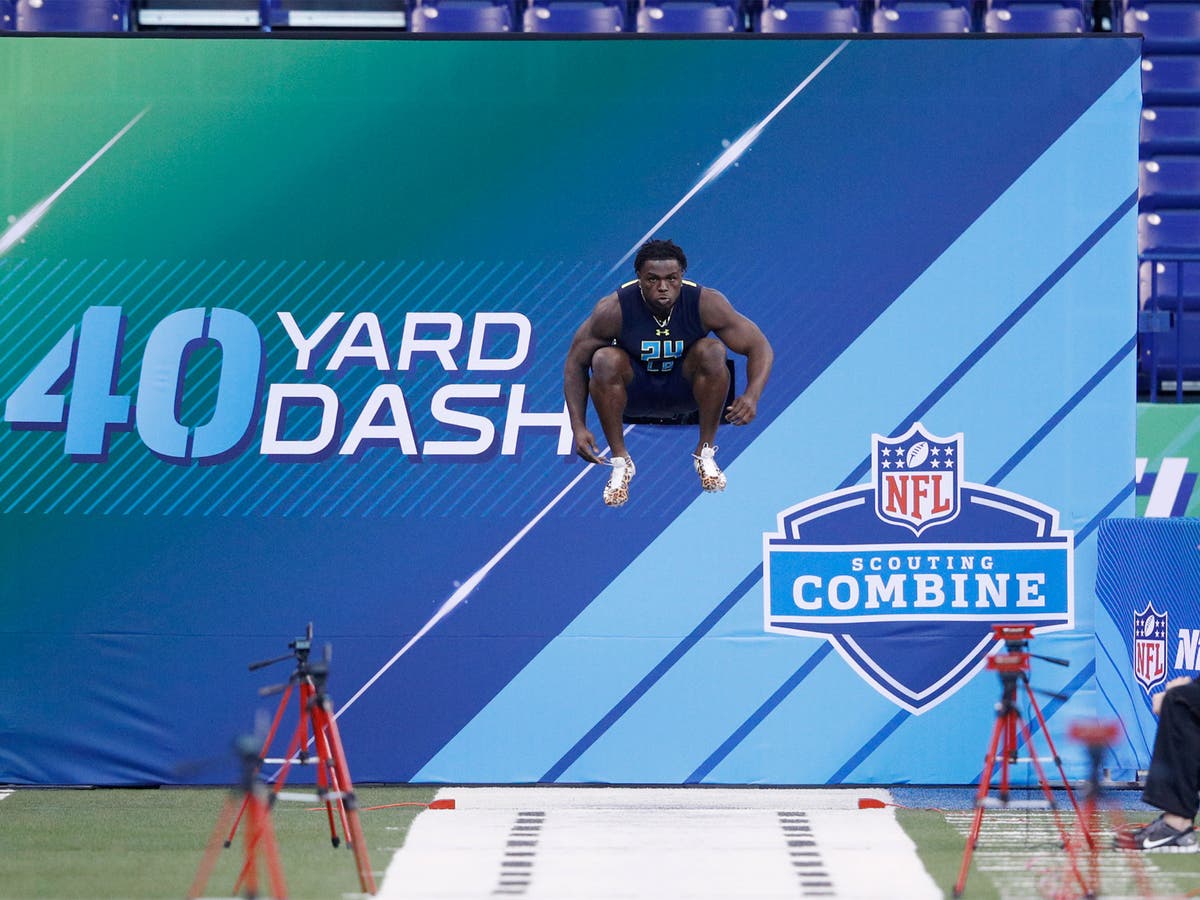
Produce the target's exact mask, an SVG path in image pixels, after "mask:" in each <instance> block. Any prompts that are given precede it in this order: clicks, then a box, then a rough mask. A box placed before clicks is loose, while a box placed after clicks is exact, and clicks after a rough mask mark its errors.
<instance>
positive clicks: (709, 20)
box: [637, 0, 742, 34]
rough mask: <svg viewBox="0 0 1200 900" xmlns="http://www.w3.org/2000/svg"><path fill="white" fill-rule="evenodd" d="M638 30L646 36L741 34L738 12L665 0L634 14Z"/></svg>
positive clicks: (689, 1)
mask: <svg viewBox="0 0 1200 900" xmlns="http://www.w3.org/2000/svg"><path fill="white" fill-rule="evenodd" d="M637 30H638V31H639V32H641V33H645V34H716V33H726V32H730V31H741V30H742V28H741V17H740V16H739V14H738V11H737V9H735V8H734V7H733V6H730V5H727V4H725V3H720V2H718V3H705V2H703V0H700V2H695V0H668V2H664V3H662V4H657V5H653V6H651V5H646V6H643V7H642V8H641V9H639V10H638V11H637Z"/></svg>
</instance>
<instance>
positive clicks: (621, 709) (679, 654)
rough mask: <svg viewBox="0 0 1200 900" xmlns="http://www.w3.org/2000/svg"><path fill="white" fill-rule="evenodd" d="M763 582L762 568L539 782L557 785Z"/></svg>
mask: <svg viewBox="0 0 1200 900" xmlns="http://www.w3.org/2000/svg"><path fill="white" fill-rule="evenodd" d="M761 578H762V566H761V565H759V566H756V567H755V568H754V569H753V570H752V571H751V572H750V574H749V575H747V576H746V577H745V578H743V579H742V580H741V582H739V583H738V586H737V587H735V588H734V589H733V590H732V591H730V592H729V593H728V594H727V595H726V596H725V599H724V600H722V601H721V602H720V603H719V604H718V605H717V606H716V608H715V609H713V611H712V612H710V613H709V614H708V615H707V616H706V617H705V618H704V620H703V621H702V622H701V623H700V624H699V625H697V626H696V627H695V628H694V629H693V630H692V633H691V634H689V635H688V636H687V637H685V638H684V639H683V640H682V641H680V642H679V643H678V644H676V645H675V648H674V649H673V650H672V651H671V652H670V653H668V654H667V655H666V657H664V658H663V660H662V661H661V662H659V664H658V665H656V666H655V667H654V668H653V669H651V670H650V671H649V672H647V673H646V675H645V676H644V677H643V678H642V680H641V681H639V682H638V683H637V684H636V685H634V686H633V687H632V688H631V689H630V690H629V693H627V694H626V695H625V696H624V697H622V698H621V699H620V700H619V701H618V702H617V704H616V705H615V706H614V707H613V708H612V709H610V710H609V711H608V712H607V713H606V714H605V715H604V716H603V717H602V718H601V719H600V721H599V722H597V723H596V724H595V725H593V726H592V727H591V729H590V730H589V731H588V733H587V734H585V735H584V736H583V737H581V738H580V739H579V740H578V741H576V743H575V746H574V747H572V748H571V749H570V750H568V751H567V752H566V753H565V754H564V755H563V756H562V758H561V759H559V761H558V762H556V763H555V764H554V765H553V766H551V767H550V769H549V770H548V771H547V772H546V774H545V775H543V776H542V777H541V778H540V779H538V780H539V781H557V780H558V777H559V776H560V775H562V773H563V772H565V771H566V770H567V768H568V767H570V765H571V764H572V763H574V762H575V760H577V759H579V757H580V756H582V755H583V753H584V752H585V751H586V750H587V749H588V748H589V747H591V746H592V744H594V743H596V741H597V740H598V739H599V738H600V736H601V735H602V734H604V732H606V731H608V729H609V728H611V727H612V725H613V723H614V722H616V721H617V720H618V719H619V718H621V716H623V715H625V712H626V710H628V709H629V708H630V707H631V706H633V704H635V703H637V701H638V700H640V699H641V698H642V697H643V696H645V694H646V692H647V691H649V690H650V688H651V687H653V686H654V683H655V682H657V681H658V680H659V679H660V678H662V677H663V675H665V674H666V673H667V671H668V670H669V669H670V668H671V667H672V666H673V665H675V663H677V662H679V660H681V659H682V658H683V657H684V655H685V654H686V653H687V652H688V651H689V650H691V649H692V647H694V646H695V645H696V643H697V642H698V641H699V640H700V639H701V638H702V637H704V635H706V634H708V632H709V631H711V630H712V628H713V626H714V625H716V624H717V622H719V621H721V619H722V618H724V616H725V614H726V613H727V612H729V610H731V609H732V608H733V607H734V605H735V604H736V603H737V602H738V600H740V599H741V598H742V597H743V596H744V595H745V593H746V592H747V591H748V590H750V588H752V587H753V586H754V585H755V583H756V582H757V581H759V580H760V579H761Z"/></svg>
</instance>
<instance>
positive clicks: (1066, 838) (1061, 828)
mask: <svg viewBox="0 0 1200 900" xmlns="http://www.w3.org/2000/svg"><path fill="white" fill-rule="evenodd" d="M1034 708H1035V709H1036V708H1037V707H1036V706H1035V707H1034ZM1020 727H1021V738H1022V739H1023V740H1024V741H1025V747H1026V750H1027V751H1028V752H1029V759H1030V761H1031V762H1032V763H1033V770H1034V772H1036V773H1037V778H1038V784H1039V785H1040V786H1041V789H1042V794H1043V795H1044V796H1045V797H1046V802H1047V803H1048V804H1049V805H1050V814H1051V815H1052V816H1053V817H1054V825H1055V827H1057V828H1058V835H1059V837H1060V838H1061V839H1062V845H1063V850H1065V851H1066V853H1067V863H1068V865H1070V867H1071V874H1072V875H1073V876H1074V877H1075V880H1076V881H1078V882H1079V887H1080V889H1081V890H1082V891H1083V895H1084V896H1085V897H1090V896H1093V892H1092V891H1091V889H1090V888H1089V887H1088V881H1087V879H1086V878H1085V877H1084V875H1083V872H1082V871H1080V868H1079V860H1078V859H1076V856H1075V842H1074V841H1073V840H1071V835H1070V834H1069V833H1068V832H1067V829H1066V826H1065V825H1063V821H1062V816H1060V815H1059V814H1058V804H1057V803H1056V802H1055V800H1054V791H1052V790H1051V789H1050V782H1049V781H1048V780H1047V779H1046V770H1045V769H1043V768H1042V764H1041V762H1039V761H1038V757H1037V752H1036V751H1035V750H1034V746H1033V735H1032V734H1030V732H1029V726H1028V725H1026V724H1025V722H1024V721H1021V722H1020ZM1044 733H1045V732H1044V731H1043V734H1044ZM1075 812H1076V814H1077V815H1078V814H1079V807H1078V806H1077V807H1075ZM1080 824H1081V825H1082V824H1083V823H1082V819H1080ZM1084 829H1085V831H1084V833H1085V834H1086V833H1087V832H1086V825H1085V826H1084Z"/></svg>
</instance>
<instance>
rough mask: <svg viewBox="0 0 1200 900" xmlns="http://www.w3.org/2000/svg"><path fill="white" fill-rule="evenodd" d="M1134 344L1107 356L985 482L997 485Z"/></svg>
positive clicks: (1134, 339) (1124, 346)
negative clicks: (1079, 386) (1089, 376)
mask: <svg viewBox="0 0 1200 900" xmlns="http://www.w3.org/2000/svg"><path fill="white" fill-rule="evenodd" d="M1136 346H1137V338H1136V337H1131V338H1130V339H1129V340H1128V341H1127V342H1126V343H1125V344H1124V345H1123V346H1122V347H1121V349H1120V350H1118V351H1117V352H1116V353H1114V354H1113V355H1112V356H1111V357H1109V359H1108V360H1107V361H1106V362H1105V363H1104V365H1102V366H1101V367H1100V368H1099V369H1097V370H1096V372H1095V374H1094V375H1092V377H1091V378H1089V379H1088V380H1087V381H1086V382H1084V384H1083V386H1082V387H1081V388H1080V389H1079V390H1077V391H1076V392H1075V393H1074V394H1073V395H1072V396H1071V398H1070V399H1069V400H1067V402H1066V403H1064V404H1063V405H1062V406H1061V407H1060V408H1059V410H1058V412H1056V413H1055V414H1054V415H1053V416H1051V417H1050V418H1049V419H1047V420H1046V422H1045V423H1044V424H1043V425H1042V427H1041V428H1039V429H1038V430H1037V431H1035V432H1034V433H1033V437H1031V438H1030V439H1029V440H1027V441H1026V442H1025V443H1024V444H1023V445H1022V446H1021V447H1020V448H1019V449H1018V450H1017V452H1016V453H1014V454H1013V455H1012V456H1010V457H1009V458H1008V459H1007V460H1006V461H1005V462H1004V464H1003V465H1002V466H1000V468H999V469H997V470H996V473H995V474H994V475H993V476H992V477H991V478H989V479H988V482H987V483H988V484H990V485H997V484H999V483H1000V482H1001V481H1003V480H1004V479H1005V478H1006V477H1007V476H1008V474H1009V473H1010V472H1011V471H1012V470H1013V469H1015V468H1016V467H1017V466H1018V465H1019V464H1020V462H1021V460H1023V459H1024V458H1025V457H1026V456H1028V455H1029V454H1030V453H1031V452H1032V451H1033V448H1034V447H1036V446H1037V445H1038V444H1040V443H1041V442H1042V440H1043V439H1044V438H1045V437H1046V435H1048V434H1049V433H1050V432H1051V431H1052V430H1054V428H1055V426H1057V425H1058V423H1059V422H1061V421H1062V420H1063V419H1065V418H1066V417H1067V416H1068V415H1070V413H1071V411H1072V410H1073V409H1075V407H1076V406H1078V405H1079V404H1080V402H1082V400H1083V398H1084V397H1086V396H1087V395H1088V394H1090V393H1091V392H1092V391H1093V390H1094V389H1095V387H1096V386H1097V385H1098V384H1100V382H1101V381H1103V380H1104V379H1105V378H1107V377H1108V375H1109V373H1110V372H1112V370H1113V369H1115V368H1116V367H1117V365H1118V364H1119V363H1121V362H1122V361H1123V360H1125V359H1128V358H1129V354H1130V353H1132V352H1133V351H1134V348H1135V347H1136Z"/></svg>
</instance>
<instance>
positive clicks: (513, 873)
mask: <svg viewBox="0 0 1200 900" xmlns="http://www.w3.org/2000/svg"><path fill="white" fill-rule="evenodd" d="M545 819H546V814H545V813H544V812H542V811H540V810H538V811H532V810H523V811H521V812H518V813H517V817H516V821H514V822H513V825H512V827H511V828H510V829H509V831H508V840H507V841H505V849H504V857H503V858H502V859H501V860H500V874H499V878H498V879H497V881H496V887H495V888H493V889H492V895H493V896H506V897H519V896H523V895H525V894H526V893H527V892H528V891H529V887H530V885H531V884H532V883H533V864H534V859H535V857H536V856H537V849H536V848H537V843H538V842H537V838H538V837H539V836H540V833H541V830H542V824H543V823H544V821H545ZM516 848H522V849H516Z"/></svg>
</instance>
